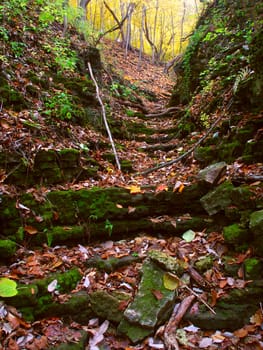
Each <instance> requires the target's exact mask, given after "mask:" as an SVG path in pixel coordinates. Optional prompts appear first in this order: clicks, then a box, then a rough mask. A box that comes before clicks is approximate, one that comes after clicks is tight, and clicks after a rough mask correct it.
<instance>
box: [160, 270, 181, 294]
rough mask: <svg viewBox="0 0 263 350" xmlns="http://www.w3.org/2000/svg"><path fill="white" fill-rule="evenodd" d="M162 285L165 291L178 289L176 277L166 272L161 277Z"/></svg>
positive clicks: (178, 282) (178, 280) (178, 281)
mask: <svg viewBox="0 0 263 350" xmlns="http://www.w3.org/2000/svg"><path fill="white" fill-rule="evenodd" d="M163 284H164V287H165V288H166V289H169V290H175V289H177V288H178V287H179V284H180V279H179V278H178V277H177V276H176V275H174V274H172V273H170V272H166V273H165V274H164V275H163Z"/></svg>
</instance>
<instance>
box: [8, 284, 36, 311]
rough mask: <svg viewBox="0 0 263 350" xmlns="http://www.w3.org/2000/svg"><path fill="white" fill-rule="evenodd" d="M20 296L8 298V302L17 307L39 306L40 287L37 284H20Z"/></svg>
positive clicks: (18, 287)
mask: <svg viewBox="0 0 263 350" xmlns="http://www.w3.org/2000/svg"><path fill="white" fill-rule="evenodd" d="M17 290H18V294H17V295H15V296H14V297H12V298H8V299H7V300H8V302H9V303H10V304H11V305H13V306H15V307H18V308H20V307H29V306H30V307H31V306H36V305H37V304H38V287H37V285H36V284H29V285H25V284H18V286H17Z"/></svg>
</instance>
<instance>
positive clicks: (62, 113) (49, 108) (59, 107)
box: [44, 91, 74, 120]
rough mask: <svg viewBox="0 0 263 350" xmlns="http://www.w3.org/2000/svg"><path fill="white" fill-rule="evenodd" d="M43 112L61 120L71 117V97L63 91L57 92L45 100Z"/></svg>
mask: <svg viewBox="0 0 263 350" xmlns="http://www.w3.org/2000/svg"><path fill="white" fill-rule="evenodd" d="M45 108H46V109H45V110H44V113H45V114H47V115H48V116H52V117H56V118H58V119H61V120H69V119H71V118H72V115H73V112H74V108H73V104H72V97H71V96H70V95H68V94H67V93H65V92H62V91H61V92H57V93H56V94H55V95H53V96H51V97H50V98H48V99H47V100H46V101H45Z"/></svg>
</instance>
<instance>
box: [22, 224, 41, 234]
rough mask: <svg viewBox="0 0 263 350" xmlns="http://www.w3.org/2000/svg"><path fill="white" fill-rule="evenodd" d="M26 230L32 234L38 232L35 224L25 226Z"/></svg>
mask: <svg viewBox="0 0 263 350" xmlns="http://www.w3.org/2000/svg"><path fill="white" fill-rule="evenodd" d="M24 230H25V232H27V233H28V234H30V235H35V234H36V233H38V230H37V228H35V227H33V226H24Z"/></svg>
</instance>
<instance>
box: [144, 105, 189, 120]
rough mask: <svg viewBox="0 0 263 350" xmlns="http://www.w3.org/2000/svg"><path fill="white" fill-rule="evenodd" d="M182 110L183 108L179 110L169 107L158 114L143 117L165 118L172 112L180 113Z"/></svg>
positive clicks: (178, 108)
mask: <svg viewBox="0 0 263 350" xmlns="http://www.w3.org/2000/svg"><path fill="white" fill-rule="evenodd" d="M182 110H183V108H181V107H170V108H167V109H165V110H164V111H162V112H160V113H152V114H146V115H145V117H146V118H155V117H163V116H166V115H167V114H170V113H171V112H173V111H182Z"/></svg>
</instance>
